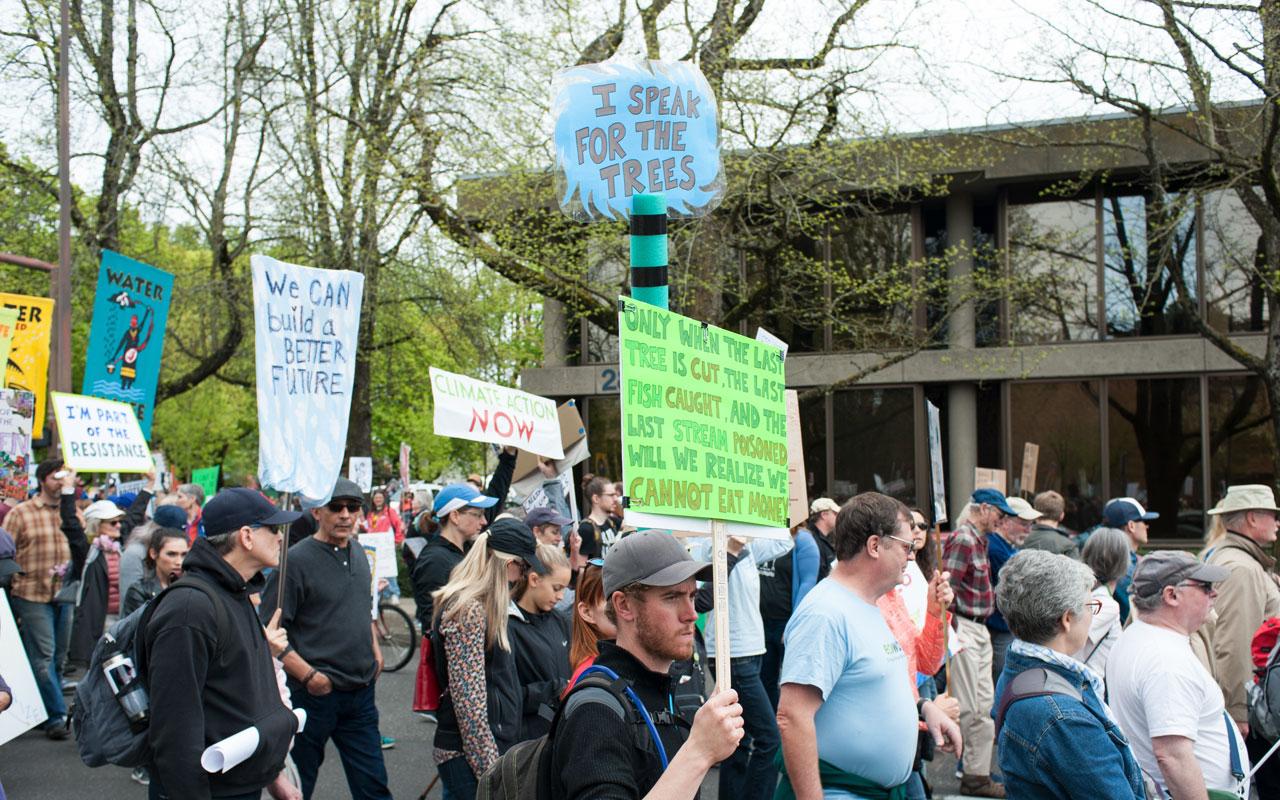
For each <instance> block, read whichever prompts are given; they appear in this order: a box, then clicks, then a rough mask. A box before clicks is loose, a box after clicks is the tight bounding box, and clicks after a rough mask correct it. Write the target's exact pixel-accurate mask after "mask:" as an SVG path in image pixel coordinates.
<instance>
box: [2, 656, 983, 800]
mask: <svg viewBox="0 0 1280 800" xmlns="http://www.w3.org/2000/svg"><path fill="white" fill-rule="evenodd" d="M416 663H417V662H416V660H415V661H413V662H411V663H410V664H409V665H408V666H406V667H405V668H404V669H403V670H401V671H400V672H397V673H387V674H385V675H383V676H382V678H380V679H379V681H378V690H377V691H378V708H379V710H380V711H381V713H382V732H383V734H384V735H387V736H393V737H395V739H396V746H395V748H394V749H392V750H387V751H384V755H385V757H386V761H387V773H388V775H389V777H390V781H391V792H392V794H393V795H394V796H395V797H398V798H402V800H404V799H406V798H407V800H415V798H418V797H419V796H421V794H422V792H423V790H424V789H426V788H427V785H428V784H429V783H430V782H431V779H432V778H433V777H435V772H436V771H435V765H434V764H433V763H432V760H431V741H432V736H433V735H434V733H435V726H434V725H433V724H431V723H429V722H425V721H423V720H421V719H419V718H418V717H416V716H415V715H414V714H413V712H412V711H411V710H410V707H409V706H410V702H411V701H412V698H413V677H414V672H413V669H414V666H415V665H416ZM954 768H955V760H954V759H953V758H951V757H948V756H940V757H939V759H938V760H937V761H935V762H934V764H933V768H932V769H931V770H930V773H931V776H932V778H933V783H934V789H935V792H934V797H937V798H942V797H946V796H948V795H949V794H950V793H954V792H955V791H956V789H957V788H958V783H959V782H958V781H957V780H956V779H955V777H954V772H952V770H954ZM0 783H2V784H3V785H4V789H5V791H6V792H7V793H8V796H9V798H10V800H64V799H65V798H92V800H139V799H140V798H145V797H146V796H147V792H146V789H145V788H143V787H142V786H139V785H138V784H136V783H134V782H133V781H131V780H130V779H129V770H127V769H123V768H119V767H99V768H97V769H90V768H89V767H86V766H85V765H84V764H83V763H82V762H81V761H80V758H79V755H78V753H77V751H76V744H75V741H74V739H70V738H68V739H66V740H65V741H61V742H53V741H50V740H48V739H46V738H45V736H44V734H43V733H41V732H39V731H30V732H28V733H26V734H25V735H23V736H20V737H18V738H17V739H14V740H13V741H11V742H9V743H7V744H5V745H3V746H0ZM314 797H315V799H316V800H340V798H348V797H350V793H349V792H348V791H347V784H346V779H345V777H344V776H343V772H342V764H341V762H340V760H339V758H338V754H337V751H336V750H335V749H334V748H333V745H332V744H330V746H329V749H328V754H327V756H326V758H325V762H324V766H323V767H322V768H321V770H320V780H319V783H318V786H317V790H316V793H315V795H314ZM428 797H429V798H432V799H433V800H438V798H440V785H439V783H437V784H436V785H435V787H434V788H433V789H432V790H431V793H430V794H429V795H428ZM702 800H717V792H716V774H715V772H714V771H713V772H712V774H711V775H709V776H708V779H707V781H706V782H705V783H704V785H703V791H702Z"/></svg>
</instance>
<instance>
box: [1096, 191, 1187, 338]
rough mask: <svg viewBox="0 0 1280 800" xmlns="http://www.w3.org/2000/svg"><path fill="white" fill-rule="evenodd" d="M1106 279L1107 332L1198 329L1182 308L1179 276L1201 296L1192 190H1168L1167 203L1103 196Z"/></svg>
mask: <svg viewBox="0 0 1280 800" xmlns="http://www.w3.org/2000/svg"><path fill="white" fill-rule="evenodd" d="M1102 218H1103V242H1102V244H1103V266H1104V272H1103V283H1104V287H1105V290H1106V313H1107V335H1108V336H1165V335H1169V334H1183V333H1193V332H1194V331H1195V328H1194V326H1193V325H1192V324H1191V321H1190V319H1189V317H1188V315H1187V314H1186V313H1185V312H1183V311H1181V310H1180V309H1178V307H1177V300H1178V297H1179V294H1178V289H1177V286H1176V283H1177V281H1176V278H1177V276H1178V275H1181V276H1182V278H1183V280H1184V284H1185V287H1186V290H1187V293H1188V297H1190V298H1194V297H1195V296H1196V247H1195V239H1196V236H1195V227H1196V226H1195V214H1194V198H1193V196H1192V195H1186V194H1184V195H1169V196H1168V199H1167V201H1166V204H1165V205H1164V206H1163V207H1157V206H1156V205H1155V204H1154V203H1149V202H1148V201H1147V199H1146V198H1144V197H1141V196H1136V195H1131V196H1125V197H1120V196H1112V197H1108V198H1106V199H1105V200H1104V201H1103V214H1102Z"/></svg>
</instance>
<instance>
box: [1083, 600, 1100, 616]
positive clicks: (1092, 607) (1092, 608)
mask: <svg viewBox="0 0 1280 800" xmlns="http://www.w3.org/2000/svg"><path fill="white" fill-rule="evenodd" d="M1084 607H1085V608H1087V609H1089V613H1090V614H1092V615H1093V616H1095V617H1096V616H1098V615H1099V614H1101V613H1102V601H1101V600H1086V601H1084Z"/></svg>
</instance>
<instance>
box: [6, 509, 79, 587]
mask: <svg viewBox="0 0 1280 800" xmlns="http://www.w3.org/2000/svg"><path fill="white" fill-rule="evenodd" d="M4 522H5V525H4V527H5V530H7V531H8V532H9V534H10V535H11V536H12V537H13V543H14V545H15V546H16V547H17V554H16V555H15V556H14V560H15V561H17V562H18V565H19V566H21V567H22V569H23V570H24V571H25V572H26V573H27V574H25V575H14V576H13V594H14V596H15V597H21V598H22V599H23V600H29V601H31V602H32V603H51V602H53V596H54V594H56V593H57V591H58V588H59V586H60V585H61V584H60V583H59V584H58V585H55V582H54V578H53V574H52V572H51V570H52V569H53V568H54V567H55V566H57V565H58V564H63V563H66V562H68V561H70V560H71V548H70V547H69V546H68V545H67V537H66V536H65V535H63V533H62V516H61V514H60V513H59V511H58V503H57V502H54V503H52V504H47V503H45V501H44V498H43V497H41V496H40V495H36V496H35V497H33V498H31V499H30V500H27V501H26V502H24V503H21V504H19V505H18V506H17V507H16V508H14V509H13V510H12V511H10V512H9V515H8V516H7V517H5V519H4Z"/></svg>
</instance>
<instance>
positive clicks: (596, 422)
mask: <svg viewBox="0 0 1280 800" xmlns="http://www.w3.org/2000/svg"><path fill="white" fill-rule="evenodd" d="M585 422H586V423H587V434H588V441H589V442H590V444H591V458H590V459H589V460H588V461H586V462H584V463H583V465H582V471H583V472H590V473H593V474H595V475H605V476H608V477H610V478H612V479H613V480H615V481H620V480H622V417H621V406H620V404H619V402H618V396H617V395H612V396H597V397H588V398H587V418H586V420H585ZM589 510H590V509H584V510H583V511H582V513H583V514H585V513H586V512H587V511H589Z"/></svg>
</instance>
